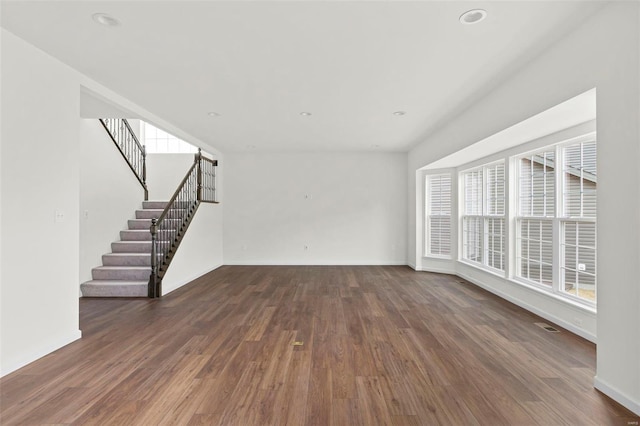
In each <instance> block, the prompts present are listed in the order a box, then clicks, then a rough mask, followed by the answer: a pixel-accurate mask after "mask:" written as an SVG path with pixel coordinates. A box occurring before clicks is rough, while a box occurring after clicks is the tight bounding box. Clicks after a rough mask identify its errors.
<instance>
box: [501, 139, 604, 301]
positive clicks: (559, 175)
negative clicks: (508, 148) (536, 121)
mask: <svg viewBox="0 0 640 426" xmlns="http://www.w3.org/2000/svg"><path fill="white" fill-rule="evenodd" d="M589 142H593V143H595V144H596V150H597V144H598V142H597V135H596V133H595V132H589V133H587V134H583V135H581V136H577V137H574V138H570V139H567V140H563V141H560V142H556V143H553V144H549V145H546V146H541V147H537V148H536V149H533V150H528V151H526V152H523V153H520V154H516V155H512V156H511V157H510V159H511V160H512V161H511V162H510V163H511V165H512V167H513V168H514V172H515V173H514V174H515V179H513V182H508V184H512V185H514V187H515V188H514V192H513V193H514V196H515V203H514V205H515V210H514V214H513V223H514V229H515V238H514V240H513V244H514V245H513V250H514V253H515V256H514V262H515V264H514V268H513V271H514V273H513V276H512V277H511V280H512V281H514V282H516V283H518V284H524V285H527V286H532V287H535V288H537V289H540V290H542V291H544V292H545V293H549V294H552V295H554V296H558V297H560V298H561V299H564V300H569V301H572V302H575V303H577V304H579V305H583V306H587V307H590V308H593V309H595V308H596V305H597V215H596V216H594V217H593V218H591V217H583V216H569V215H567V214H565V180H564V175H565V164H564V152H565V149H566V148H567V147H569V146H572V145H577V144H584V143H589ZM551 150H553V151H554V152H555V156H554V163H555V166H554V186H553V187H554V206H553V216H534V215H530V216H527V215H522V214H521V210H520V209H521V194H520V192H521V185H520V179H521V165H520V160H522V159H523V158H526V157H528V156H532V155H533V154H536V153H540V152H542V151H551ZM596 158H597V155H596ZM596 167H597V160H596ZM595 192H596V200H597V187H596V190H595ZM596 203H597V201H596ZM523 220H537V221H549V222H551V224H552V245H551V248H552V282H551V285H550V286H549V285H545V284H542V283H539V282H536V281H533V280H530V279H527V278H525V277H522V276H521V275H520V268H521V264H520V259H521V251H522V247H521V244H520V241H521V230H522V228H521V221H523ZM570 222H571V223H572V222H584V223H593V224H594V228H595V229H596V231H595V241H596V242H595V244H594V246H595V248H594V263H595V265H596V272H595V273H594V274H593V275H594V281H595V292H596V298H595V300H589V299H587V298H583V297H579V296H577V295H573V294H571V293H568V292H567V291H566V290H565V284H566V283H565V277H564V274H563V271H564V269H566V267H565V264H564V262H565V252H564V247H565V245H566V244H565V229H566V223H570Z"/></svg>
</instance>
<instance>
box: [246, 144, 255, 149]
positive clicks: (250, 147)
mask: <svg viewBox="0 0 640 426" xmlns="http://www.w3.org/2000/svg"><path fill="white" fill-rule="evenodd" d="M247 149H256V146H255V145H247Z"/></svg>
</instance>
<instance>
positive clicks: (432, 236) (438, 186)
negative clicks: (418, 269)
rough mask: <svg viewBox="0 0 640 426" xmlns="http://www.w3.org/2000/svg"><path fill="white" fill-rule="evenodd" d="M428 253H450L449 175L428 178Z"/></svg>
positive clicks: (444, 254)
mask: <svg viewBox="0 0 640 426" xmlns="http://www.w3.org/2000/svg"><path fill="white" fill-rule="evenodd" d="M428 181H429V185H428V198H427V204H428V213H427V216H428V223H427V227H428V234H427V238H428V243H427V244H428V247H427V248H428V253H429V254H432V255H443V256H446V255H449V254H450V253H451V175H437V176H429V178H428Z"/></svg>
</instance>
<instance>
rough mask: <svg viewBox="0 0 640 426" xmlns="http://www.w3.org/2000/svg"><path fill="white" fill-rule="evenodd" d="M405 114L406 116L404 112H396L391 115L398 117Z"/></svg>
mask: <svg viewBox="0 0 640 426" xmlns="http://www.w3.org/2000/svg"><path fill="white" fill-rule="evenodd" d="M405 114H406V111H396V112H394V113H393V115H398V116H400V115H405Z"/></svg>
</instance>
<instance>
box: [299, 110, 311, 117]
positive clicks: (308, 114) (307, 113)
mask: <svg viewBox="0 0 640 426" xmlns="http://www.w3.org/2000/svg"><path fill="white" fill-rule="evenodd" d="M300 115H301V116H303V117H308V116H310V115H311V113H310V112H306V111H302V112H301V113H300Z"/></svg>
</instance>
